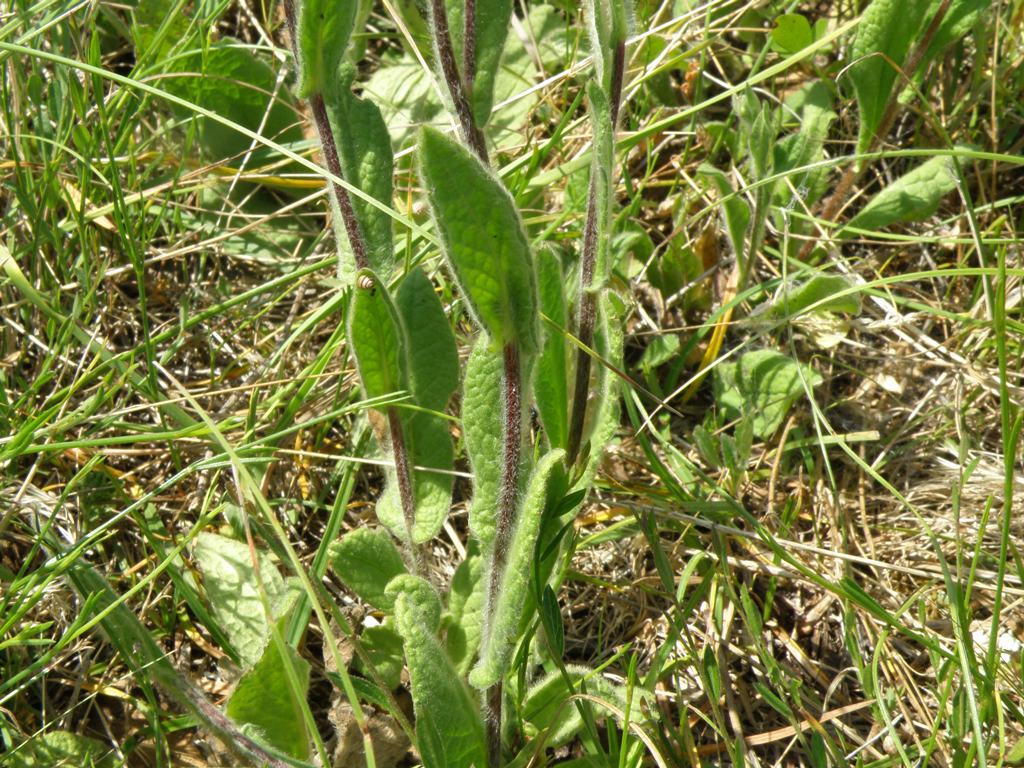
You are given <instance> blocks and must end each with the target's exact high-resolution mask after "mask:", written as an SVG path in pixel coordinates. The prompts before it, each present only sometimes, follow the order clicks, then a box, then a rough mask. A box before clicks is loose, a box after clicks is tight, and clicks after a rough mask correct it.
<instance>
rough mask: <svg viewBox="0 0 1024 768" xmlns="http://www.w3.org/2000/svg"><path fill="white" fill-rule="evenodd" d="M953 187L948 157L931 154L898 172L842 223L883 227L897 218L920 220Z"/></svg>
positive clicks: (937, 205)
mask: <svg viewBox="0 0 1024 768" xmlns="http://www.w3.org/2000/svg"><path fill="white" fill-rule="evenodd" d="M954 189H956V176H955V175H954V172H953V168H952V167H951V160H950V159H949V158H948V157H933V158H931V159H930V160H926V161H925V162H924V163H922V164H921V165H919V166H918V167H917V168H915V169H913V170H912V171H910V172H909V173H906V174H904V175H903V176H900V177H899V178H898V179H896V181H894V182H893V183H892V184H890V185H889V186H887V187H886V188H885V189H883V190H882V191H881V192H879V193H878V194H877V195H875V196H874V197H873V198H871V200H870V201H868V204H867V205H865V206H864V208H862V209H861V211H860V213H858V214H857V215H856V216H854V217H853V218H852V219H850V221H849V222H848V223H847V225H846V227H844V232H845V230H846V229H847V228H857V229H866V230H877V229H883V228H884V227H887V226H889V225H890V224H893V223H895V222H897V221H921V220H922V219H927V218H928V217H929V216H931V215H932V214H934V213H935V211H936V210H938V207H939V203H940V202H941V201H942V198H944V197H945V196H946V195H948V194H949V193H950V192H952V191H953V190H954ZM847 234H848V233H847Z"/></svg>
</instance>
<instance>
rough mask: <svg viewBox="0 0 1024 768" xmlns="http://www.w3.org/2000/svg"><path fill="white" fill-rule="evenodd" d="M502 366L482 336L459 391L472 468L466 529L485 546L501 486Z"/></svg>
mask: <svg viewBox="0 0 1024 768" xmlns="http://www.w3.org/2000/svg"><path fill="white" fill-rule="evenodd" d="M503 371H504V368H503V364H502V358H501V353H500V352H495V351H494V350H493V349H492V348H491V343H490V340H489V339H488V338H487V336H486V334H481V335H480V338H478V339H477V341H476V343H475V344H474V345H473V349H472V351H471V352H470V353H469V360H468V361H467V362H466V378H465V381H464V382H463V390H462V432H463V440H464V441H465V443H466V453H467V454H468V456H469V463H470V465H471V466H472V468H473V501H472V503H471V504H470V507H469V529H470V531H472V533H473V535H474V536H475V537H476V539H477V540H478V541H479V542H480V543H481V544H483V545H484V546H485V548H486V546H487V545H488V544H490V542H492V541H494V531H495V524H496V523H495V520H496V518H497V508H498V489H499V488H500V486H501V452H502V434H503V433H504V427H503V425H502V422H501V411H502V408H501V391H502V376H503Z"/></svg>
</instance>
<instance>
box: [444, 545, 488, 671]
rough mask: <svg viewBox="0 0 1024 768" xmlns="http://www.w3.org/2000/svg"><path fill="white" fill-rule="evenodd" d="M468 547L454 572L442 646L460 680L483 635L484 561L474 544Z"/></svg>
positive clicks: (470, 665) (469, 665) (471, 661)
mask: <svg viewBox="0 0 1024 768" xmlns="http://www.w3.org/2000/svg"><path fill="white" fill-rule="evenodd" d="M470 547H471V550H470V552H469V553H468V554H467V555H466V559H465V560H463V561H462V563H461V564H460V565H459V567H458V568H456V569H455V575H454V576H453V577H452V588H451V592H450V593H449V595H448V619H447V624H448V634H447V637H446V643H445V644H446V646H447V648H448V656H449V657H450V658H451V660H452V663H453V664H454V665H455V669H456V671H457V672H458V673H459V676H460V677H465V676H466V675H467V674H468V673H469V670H470V668H471V667H472V665H473V660H474V659H475V658H476V652H477V649H478V648H479V647H480V637H481V636H482V635H483V620H484V618H483V617H484V579H483V575H484V560H483V557H481V556H480V552H479V547H478V546H477V545H476V543H475V542H471V543H470Z"/></svg>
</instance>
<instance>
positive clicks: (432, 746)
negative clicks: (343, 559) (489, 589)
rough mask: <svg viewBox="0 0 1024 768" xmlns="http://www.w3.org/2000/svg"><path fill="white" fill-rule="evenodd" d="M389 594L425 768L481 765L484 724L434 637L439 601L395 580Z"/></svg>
mask: <svg viewBox="0 0 1024 768" xmlns="http://www.w3.org/2000/svg"><path fill="white" fill-rule="evenodd" d="M388 592H389V593H390V594H391V595H392V596H393V599H394V604H395V624H396V626H397V628H398V632H399V633H400V634H401V635H402V640H403V641H404V643H405V659H406V664H407V665H408V667H409V679H410V682H411V688H412V701H413V708H414V710H415V714H416V739H417V742H418V744H417V746H418V747H419V751H420V756H421V757H422V759H423V765H424V766H425V767H426V768H469V766H474V765H475V766H484V765H486V750H485V749H484V734H483V723H482V722H481V721H480V714H479V712H478V710H477V707H476V704H475V703H474V701H473V699H472V697H471V696H470V693H469V690H468V689H467V688H466V686H465V684H464V683H463V682H462V680H461V679H460V678H459V676H458V675H457V674H456V672H455V669H454V667H452V663H451V660H450V659H449V658H448V654H447V653H446V652H445V649H444V647H443V646H442V645H441V642H440V640H438V638H437V630H438V627H439V625H440V621H441V603H440V600H439V599H438V597H437V593H436V592H435V591H434V588H433V587H431V586H430V584H429V583H427V582H426V581H424V580H423V579H421V578H419V577H418V576H411V575H405V576H399V577H398V578H396V579H395V580H394V581H393V582H392V583H391V584H390V585H389V586H388Z"/></svg>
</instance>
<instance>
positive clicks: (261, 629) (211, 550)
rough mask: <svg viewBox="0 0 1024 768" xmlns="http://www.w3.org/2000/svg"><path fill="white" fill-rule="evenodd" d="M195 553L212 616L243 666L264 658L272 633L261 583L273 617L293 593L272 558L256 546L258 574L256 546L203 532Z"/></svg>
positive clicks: (288, 603) (280, 612) (280, 613)
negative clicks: (254, 547) (254, 557)
mask: <svg viewBox="0 0 1024 768" xmlns="http://www.w3.org/2000/svg"><path fill="white" fill-rule="evenodd" d="M194 556H195V559H196V563H198V565H199V569H200V570H201V571H202V573H203V583H204V585H205V587H206V595H207V597H208V598H209V600H210V607H211V609H212V610H213V615H214V618H216V619H217V622H218V623H219V624H220V626H221V628H222V629H223V630H224V632H225V634H226V635H227V637H228V639H229V640H230V642H231V645H232V647H233V648H234V650H235V652H236V653H237V654H238V661H239V663H240V664H241V665H242V667H243V668H250V667H252V666H253V665H254V664H256V662H258V661H259V660H260V657H261V656H262V655H263V650H264V648H265V647H266V645H267V640H268V638H269V637H270V624H269V623H268V621H267V614H266V611H265V610H264V607H263V601H262V599H261V598H260V583H261V582H262V587H263V589H264V590H265V591H266V595H267V601H268V603H269V604H270V612H271V615H270V620H271V621H276V620H277V619H279V618H280V617H281V616H283V615H284V614H285V613H286V612H287V610H288V608H289V607H290V606H291V603H292V600H293V599H294V593H293V592H291V591H290V590H289V588H288V585H287V584H286V583H285V580H284V579H283V578H282V577H281V574H280V573H279V572H278V570H277V568H276V566H275V565H274V564H273V563H272V562H271V560H270V558H269V557H268V556H267V555H265V554H263V553H262V552H258V551H257V553H256V559H257V561H258V563H259V579H257V577H256V570H255V568H254V566H253V559H252V552H251V551H250V549H249V545H248V544H246V543H244V542H241V541H236V540H234V539H229V538H227V537H225V536H220V535H218V534H216V533H206V532H204V533H201V534H199V537H198V539H197V541H196V547H195V551H194Z"/></svg>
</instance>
